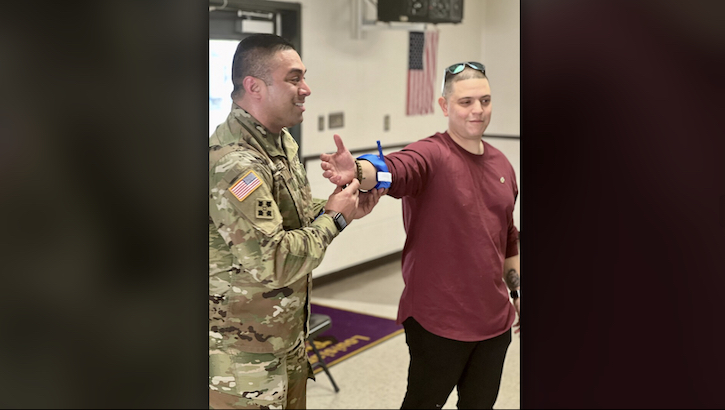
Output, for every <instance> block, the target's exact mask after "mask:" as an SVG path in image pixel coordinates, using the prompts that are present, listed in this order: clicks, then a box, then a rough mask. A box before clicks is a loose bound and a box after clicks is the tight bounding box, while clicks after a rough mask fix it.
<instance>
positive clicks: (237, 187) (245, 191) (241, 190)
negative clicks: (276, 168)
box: [229, 171, 262, 201]
mask: <svg viewBox="0 0 725 410" xmlns="http://www.w3.org/2000/svg"><path fill="white" fill-rule="evenodd" d="M260 186H262V180H261V179H259V177H258V176H257V174H255V173H254V171H249V172H247V173H246V174H244V176H243V177H241V178H239V180H238V181H237V182H236V183H234V185H232V186H230V187H229V191H230V192H231V193H232V194H233V195H234V196H235V197H237V199H238V200H240V201H244V198H246V197H248V196H249V194H251V193H252V192H254V190H255V189H257V188H259V187H260Z"/></svg>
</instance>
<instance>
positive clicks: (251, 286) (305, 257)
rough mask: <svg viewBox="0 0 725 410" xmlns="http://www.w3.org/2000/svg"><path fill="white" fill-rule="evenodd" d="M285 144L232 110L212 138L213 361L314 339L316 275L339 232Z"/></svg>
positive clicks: (286, 138)
mask: <svg viewBox="0 0 725 410" xmlns="http://www.w3.org/2000/svg"><path fill="white" fill-rule="evenodd" d="M279 136H280V137H281V142H282V147H280V146H279V145H278V142H277V140H278V135H277V134H273V133H271V132H270V131H268V130H267V129H266V128H264V127H263V126H262V125H260V124H259V123H258V122H257V121H256V120H255V119H254V118H253V117H252V116H251V115H250V114H249V113H247V112H246V111H245V110H243V109H242V108H241V107H239V106H238V105H236V104H233V106H232V111H231V113H230V114H229V116H228V117H227V120H226V121H225V122H224V123H222V124H221V125H219V126H218V127H217V129H216V131H215V132H214V133H213V134H212V136H211V137H210V138H209V349H210V354H211V353H212V352H213V353H215V354H229V355H234V354H236V353H238V352H251V353H275V354H281V353H283V352H287V351H289V350H290V349H291V348H293V347H295V346H297V344H298V343H299V342H300V341H304V340H305V338H306V337H307V334H308V322H309V309H310V307H309V292H310V288H311V276H312V275H311V273H312V269H314V268H315V267H317V266H318V265H319V264H320V262H322V258H323V256H324V254H325V250H326V249H327V246H328V245H329V244H330V242H332V240H333V239H334V238H335V236H337V235H338V230H337V228H336V227H335V224H334V222H333V221H332V218H331V217H330V216H329V215H326V214H323V215H322V216H319V217H317V216H318V215H319V214H320V212H321V211H322V210H323V207H324V205H325V203H326V201H325V200H318V199H313V198H312V193H311V191H310V185H309V181H308V180H307V174H306V173H305V170H304V168H303V167H302V164H301V163H300V160H299V157H298V145H297V143H296V142H295V141H294V139H292V136H291V135H290V134H289V133H288V132H287V130H286V129H283V130H282V132H281V133H280V135H279ZM316 217H317V218H316Z"/></svg>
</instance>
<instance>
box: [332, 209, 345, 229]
mask: <svg viewBox="0 0 725 410" xmlns="http://www.w3.org/2000/svg"><path fill="white" fill-rule="evenodd" d="M332 219H333V220H334V221H335V225H337V229H338V230H339V231H340V232H342V230H343V229H345V227H346V226H347V221H345V217H344V216H342V214H341V213H339V212H338V213H337V214H336V215H335V217H334V218H332Z"/></svg>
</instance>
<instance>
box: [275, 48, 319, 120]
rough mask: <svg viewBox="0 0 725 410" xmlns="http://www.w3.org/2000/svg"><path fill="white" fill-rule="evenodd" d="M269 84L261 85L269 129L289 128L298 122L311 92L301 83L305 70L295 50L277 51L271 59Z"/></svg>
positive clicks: (304, 83)
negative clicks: (264, 90) (263, 90)
mask: <svg viewBox="0 0 725 410" xmlns="http://www.w3.org/2000/svg"><path fill="white" fill-rule="evenodd" d="M270 64H271V66H272V71H271V72H270V77H271V83H270V84H267V85H266V86H265V89H266V93H265V102H266V104H265V105H266V108H265V109H266V110H267V113H268V114H269V122H270V123H269V124H268V127H269V128H270V130H272V131H274V132H277V130H278V129H281V128H282V127H292V126H294V125H297V124H299V123H301V122H302V119H303V118H302V113H304V112H305V106H304V104H305V98H307V96H309V95H310V94H311V93H312V91H311V90H310V87H309V86H308V85H307V83H306V82H305V73H306V72H307V68H305V65H304V64H302V60H301V59H300V56H299V54H297V52H296V51H295V50H283V51H278V52H277V53H276V54H275V55H274V57H272V58H271V60H270Z"/></svg>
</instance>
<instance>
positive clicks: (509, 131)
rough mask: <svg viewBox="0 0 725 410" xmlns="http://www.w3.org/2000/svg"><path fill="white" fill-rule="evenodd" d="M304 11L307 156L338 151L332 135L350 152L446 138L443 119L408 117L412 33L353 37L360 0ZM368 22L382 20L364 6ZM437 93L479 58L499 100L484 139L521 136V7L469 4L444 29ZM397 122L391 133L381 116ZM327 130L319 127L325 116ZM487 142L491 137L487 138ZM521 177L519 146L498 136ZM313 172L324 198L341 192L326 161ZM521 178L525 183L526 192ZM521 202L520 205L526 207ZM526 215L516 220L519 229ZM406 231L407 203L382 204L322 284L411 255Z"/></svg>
mask: <svg viewBox="0 0 725 410" xmlns="http://www.w3.org/2000/svg"><path fill="white" fill-rule="evenodd" d="M296 2H297V3H300V4H301V5H302V60H303V62H304V63H305V65H306V66H307V70H308V72H307V75H306V78H307V82H308V84H309V85H310V87H311V89H312V95H311V96H310V97H309V98H308V99H307V102H306V104H305V106H306V109H307V111H306V112H305V121H304V122H303V123H302V156H303V157H304V156H318V155H319V154H320V153H323V152H331V151H333V150H334V149H335V145H334V142H333V140H332V135H333V134H335V133H337V134H340V135H341V136H342V138H343V140H344V141H345V143H346V146H347V147H348V148H349V149H351V150H355V149H361V148H369V147H374V146H375V142H376V140H378V139H379V140H380V141H381V143H382V144H383V145H384V146H385V145H398V144H406V143H410V142H413V141H416V140H419V139H421V138H425V137H427V136H429V135H432V134H434V133H435V132H438V131H445V130H446V128H447V118H446V117H444V116H443V114H442V113H441V111H440V108H439V107H437V105H436V113H435V114H432V115H425V116H410V117H408V116H406V115H405V93H406V79H407V77H406V72H407V64H408V51H407V50H408V33H407V32H406V31H403V30H376V31H364V33H363V38H362V39H355V38H354V35H353V29H352V25H353V22H352V14H353V13H352V7H353V4H354V2H353V0H298V1H296ZM366 7H367V9H368V16H370V17H372V16H374V10H373V9H372V6H371V4H370V2H366ZM438 28H439V30H440V39H439V48H438V66H437V68H436V72H437V73H438V75H437V80H436V87H438V84H440V82H441V80H442V71H443V69H444V68H445V67H446V66H448V65H450V64H453V63H456V62H460V61H469V60H473V61H480V62H483V63H484V64H485V65H486V67H487V74H488V75H489V77H490V79H491V87H492V94H493V101H494V111H493V117H492V123H491V125H490V126H489V128H488V130H487V132H486V134H496V135H509V136H518V135H519V130H520V127H519V118H520V117H519V2H518V1H514V0H466V1H465V4H464V20H463V22H462V23H461V24H440V25H438ZM339 111H342V112H344V114H345V121H344V124H345V126H344V127H343V128H337V129H333V130H330V129H327V125H328V124H327V117H328V114H329V113H333V112H339ZM386 114H388V115H390V119H391V129H390V131H387V132H385V131H383V117H384V116H385V115H386ZM320 115H322V116H324V117H325V130H324V131H322V132H320V131H318V130H317V118H318V116H320ZM484 139H486V138H485V136H484ZM487 141H488V142H490V143H491V144H493V145H494V146H496V147H497V148H499V149H501V150H502V151H503V152H504V153H505V154H506V155H507V157H508V158H509V160H510V161H511V163H512V164H513V166H514V168H515V170H516V172H517V175H518V174H519V140H518V139H502V138H490V139H487ZM307 171H308V175H309V178H310V183H311V185H312V192H313V194H314V195H315V196H316V197H320V198H326V197H327V196H329V194H330V193H331V192H332V189H333V186H332V185H331V184H330V183H329V182H327V180H325V179H324V178H322V176H321V172H322V171H321V169H320V167H319V161H317V160H313V161H310V162H308V164H307ZM520 188H521V186H520V178H519V189H520ZM520 198H521V197H520V196H519V200H520ZM518 208H519V205H518V203H517V208H516V211H515V215H514V218H515V221H516V223H517V226H518V227H519V229H520V228H521V227H520V221H519V217H518ZM404 241H405V232H404V230H403V224H402V212H401V206H400V201H399V200H396V199H393V198H390V197H386V198H383V199H382V200H381V201H380V203H379V205H378V207H377V208H376V209H375V211H374V212H373V213H372V214H370V215H369V216H367V217H366V218H365V219H362V220H360V221H355V222H354V223H353V224H352V225H350V227H349V228H348V229H347V230H346V231H345V232H344V233H343V234H342V235H341V236H340V237H338V238H337V239H336V240H335V241H334V242H333V243H332V245H331V246H330V248H329V249H328V252H327V256H326V257H325V260H324V262H323V263H322V265H320V267H318V268H317V269H316V270H315V273H314V276H315V277H318V276H321V275H325V274H328V273H332V272H335V271H338V270H340V269H344V268H347V267H350V266H354V265H357V264H360V263H363V262H366V261H368V260H372V259H376V258H378V257H381V256H385V255H387V254H390V253H393V252H396V251H399V250H401V249H402V248H403V243H404Z"/></svg>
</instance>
